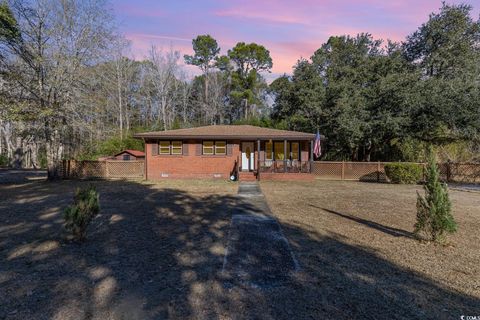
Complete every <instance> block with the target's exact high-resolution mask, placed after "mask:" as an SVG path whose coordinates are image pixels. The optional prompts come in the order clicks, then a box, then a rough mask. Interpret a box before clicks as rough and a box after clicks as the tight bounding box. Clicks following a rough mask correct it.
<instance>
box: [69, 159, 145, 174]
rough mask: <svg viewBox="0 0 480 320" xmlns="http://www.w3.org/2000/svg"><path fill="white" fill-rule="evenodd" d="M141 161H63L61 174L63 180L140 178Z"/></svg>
mask: <svg viewBox="0 0 480 320" xmlns="http://www.w3.org/2000/svg"><path fill="white" fill-rule="evenodd" d="M144 168H145V167H144V162H143V161H75V160H69V161H64V162H63V164H62V172H63V177H64V178H73V179H92V178H101V179H108V178H118V179H121V178H126V179H128V178H142V177H143V174H144Z"/></svg>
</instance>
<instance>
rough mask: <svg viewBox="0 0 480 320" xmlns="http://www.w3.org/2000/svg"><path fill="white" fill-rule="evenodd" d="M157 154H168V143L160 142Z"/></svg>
mask: <svg viewBox="0 0 480 320" xmlns="http://www.w3.org/2000/svg"><path fill="white" fill-rule="evenodd" d="M159 146H160V149H159V152H158V153H159V154H170V141H160V143H159Z"/></svg>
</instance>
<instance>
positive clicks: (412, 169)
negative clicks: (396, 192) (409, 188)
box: [384, 162, 423, 184]
mask: <svg viewBox="0 0 480 320" xmlns="http://www.w3.org/2000/svg"><path fill="white" fill-rule="evenodd" d="M384 168H385V174H386V175H387V178H388V179H389V180H390V181H391V182H393V183H402V184H415V183H418V182H419V181H421V180H422V175H423V166H422V165H421V164H418V163H406V162H392V163H387V164H385V165H384Z"/></svg>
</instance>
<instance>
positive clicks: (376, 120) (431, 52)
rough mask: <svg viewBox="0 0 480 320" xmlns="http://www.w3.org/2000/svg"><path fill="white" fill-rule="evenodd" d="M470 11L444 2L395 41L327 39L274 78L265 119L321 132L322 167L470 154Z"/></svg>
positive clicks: (479, 34) (477, 59) (477, 116)
mask: <svg viewBox="0 0 480 320" xmlns="http://www.w3.org/2000/svg"><path fill="white" fill-rule="evenodd" d="M471 11H472V7H471V6H469V5H464V4H461V5H448V4H445V3H444V4H443V5H442V7H441V9H440V10H439V12H438V13H432V14H431V15H430V17H429V19H428V21H427V22H425V23H424V24H422V25H421V26H420V27H419V28H418V29H417V30H416V31H415V32H413V33H412V34H410V35H409V36H408V37H407V38H406V40H405V41H404V42H402V43H394V42H391V41H388V42H387V43H386V44H384V43H383V42H382V41H381V40H376V39H373V38H372V36H371V35H370V34H368V33H361V34H359V35H357V36H356V37H350V36H334V37H330V38H329V39H328V41H327V42H326V43H324V44H322V46H321V47H320V48H319V49H318V50H316V51H315V52H314V54H313V55H312V56H311V58H310V59H309V60H307V59H301V60H299V61H298V63H297V64H296V66H295V67H294V71H293V75H292V76H287V75H285V76H283V77H280V78H278V79H276V80H275V81H274V82H273V83H272V84H271V85H270V90H271V91H272V92H273V93H274V95H275V104H274V109H273V113H272V118H273V119H276V120H283V121H286V122H287V123H288V127H289V128H292V129H298V130H304V131H310V132H311V131H316V130H320V132H321V133H323V134H324V135H325V136H326V137H327V140H326V144H327V148H326V149H327V152H326V154H325V155H324V157H323V158H324V159H344V160H347V159H350V160H365V161H370V160H406V161H417V160H419V158H421V153H422V151H423V147H424V145H426V144H433V145H436V146H437V147H438V149H439V150H440V151H443V152H444V153H446V154H445V156H446V157H447V158H448V157H454V156H455V155H457V156H458V155H459V154H460V155H461V153H462V152H463V153H467V155H463V156H464V158H465V157H467V158H468V155H472V154H475V153H476V154H478V151H479V150H478V146H479V145H478V139H479V130H480V86H479V84H480V21H479V20H478V19H477V20H474V19H473V18H472V17H471Z"/></svg>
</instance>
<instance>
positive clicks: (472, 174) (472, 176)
mask: <svg viewBox="0 0 480 320" xmlns="http://www.w3.org/2000/svg"><path fill="white" fill-rule="evenodd" d="M448 165H449V167H450V174H449V181H451V182H464V183H480V164H479V163H449V164H448Z"/></svg>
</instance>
